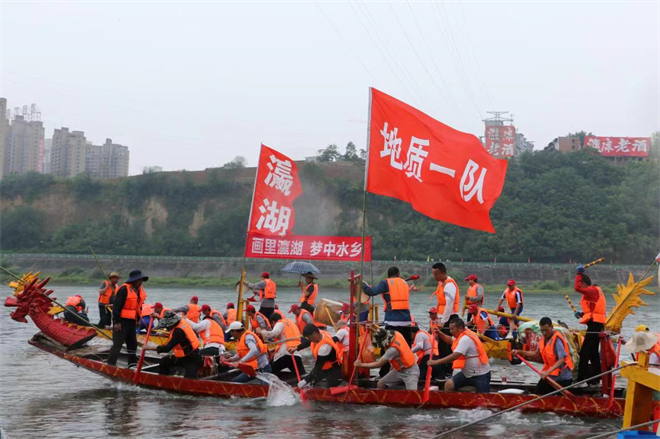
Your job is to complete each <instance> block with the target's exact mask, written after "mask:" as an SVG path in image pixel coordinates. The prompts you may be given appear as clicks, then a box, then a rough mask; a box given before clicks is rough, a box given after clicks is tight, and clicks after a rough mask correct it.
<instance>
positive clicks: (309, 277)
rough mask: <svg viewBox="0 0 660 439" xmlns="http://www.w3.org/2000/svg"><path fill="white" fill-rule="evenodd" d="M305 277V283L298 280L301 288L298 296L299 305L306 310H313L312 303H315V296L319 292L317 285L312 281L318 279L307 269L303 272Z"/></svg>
mask: <svg viewBox="0 0 660 439" xmlns="http://www.w3.org/2000/svg"><path fill="white" fill-rule="evenodd" d="M303 277H304V278H305V284H303V283H302V282H300V289H301V290H302V296H300V307H301V308H302V309H306V310H307V311H309V312H311V313H313V312H314V303H316V296H318V294H319V285H318V284H315V283H314V280H315V279H318V277H316V275H314V273H312V272H311V271H308V272H307V273H305V274H303Z"/></svg>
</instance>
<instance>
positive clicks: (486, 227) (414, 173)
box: [365, 88, 508, 233]
mask: <svg viewBox="0 0 660 439" xmlns="http://www.w3.org/2000/svg"><path fill="white" fill-rule="evenodd" d="M370 113H371V117H370V121H369V124H370V125H369V145H368V148H369V152H368V157H367V160H368V162H367V178H366V182H365V189H366V190H367V191H368V192H371V193H374V194H378V195H385V196H388V197H394V198H398V199H399V200H403V201H406V202H408V203H410V204H411V205H412V207H413V209H415V210H416V211H418V212H420V213H423V214H424V215H427V216H429V217H431V218H433V219H437V220H440V221H445V222H448V223H451V224H456V225H458V226H462V227H467V228H470V229H476V230H483V231H485V232H491V233H495V229H494V228H493V224H492V223H491V220H490V216H489V212H490V209H491V208H492V207H493V205H494V204H495V201H497V198H498V197H499V196H500V194H501V193H502V187H503V186H504V178H505V176H506V169H507V165H508V163H507V161H506V160H501V159H495V158H493V157H492V156H491V155H490V154H489V153H488V151H486V150H485V149H484V147H483V146H482V144H481V142H480V141H479V139H477V137H475V136H474V135H472V134H467V133H463V132H460V131H457V130H455V129H453V128H451V127H449V126H447V125H445V124H443V123H441V122H438V121H437V120H435V119H433V118H431V117H430V116H428V115H427V114H424V113H422V112H421V111H419V110H417V109H416V108H413V107H411V106H410V105H408V104H406V103H404V102H401V101H399V100H397V99H395V98H393V97H392V96H388V95H386V94H385V93H383V92H380V91H378V90H376V89H374V88H372V89H371V108H370Z"/></svg>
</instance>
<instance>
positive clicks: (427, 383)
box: [422, 332, 436, 404]
mask: <svg viewBox="0 0 660 439" xmlns="http://www.w3.org/2000/svg"><path fill="white" fill-rule="evenodd" d="M431 337H432V338H431V355H430V356H429V361H430V360H432V359H433V352H434V351H435V343H436V337H435V333H433V332H431ZM432 372H433V366H428V367H427V368H426V381H425V382H424V398H423V399H422V404H425V403H426V402H427V401H428V400H429V396H430V394H431V375H432Z"/></svg>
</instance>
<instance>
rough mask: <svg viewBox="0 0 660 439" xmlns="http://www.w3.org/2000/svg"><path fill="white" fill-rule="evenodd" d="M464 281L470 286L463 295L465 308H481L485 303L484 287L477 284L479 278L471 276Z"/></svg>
mask: <svg viewBox="0 0 660 439" xmlns="http://www.w3.org/2000/svg"><path fill="white" fill-rule="evenodd" d="M465 280H466V281H467V283H468V285H470V286H469V287H468V290H467V293H465V304H466V305H467V306H470V305H479V306H483V304H484V302H485V301H486V294H485V293H484V287H482V286H481V285H480V284H478V283H477V281H478V280H479V278H478V277H477V276H476V275H474V274H471V275H469V276H468V277H466V278H465Z"/></svg>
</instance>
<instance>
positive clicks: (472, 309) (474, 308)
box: [468, 305, 479, 314]
mask: <svg viewBox="0 0 660 439" xmlns="http://www.w3.org/2000/svg"><path fill="white" fill-rule="evenodd" d="M477 311H479V307H478V306H477V305H470V307H469V308H468V312H469V313H470V314H474V313H475V312H477Z"/></svg>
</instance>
